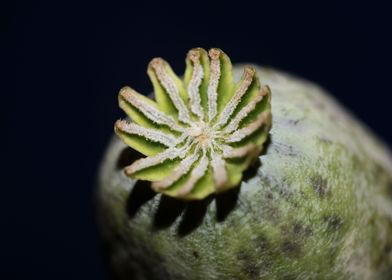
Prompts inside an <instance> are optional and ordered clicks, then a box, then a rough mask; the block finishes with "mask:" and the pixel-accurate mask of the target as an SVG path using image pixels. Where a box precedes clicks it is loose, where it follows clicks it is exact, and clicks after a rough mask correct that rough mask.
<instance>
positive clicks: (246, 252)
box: [97, 65, 392, 280]
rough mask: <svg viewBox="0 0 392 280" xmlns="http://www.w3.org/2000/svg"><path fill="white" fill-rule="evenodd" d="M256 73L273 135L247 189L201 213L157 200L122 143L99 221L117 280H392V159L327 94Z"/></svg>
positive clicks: (108, 158)
mask: <svg viewBox="0 0 392 280" xmlns="http://www.w3.org/2000/svg"><path fill="white" fill-rule="evenodd" d="M255 68H256V71H257V73H258V75H259V77H260V80H261V83H262V84H268V85H269V86H270V88H271V91H272V118H273V122H272V123H273V124H272V130H271V135H270V141H269V144H268V145H267V147H266V149H265V150H264V152H263V153H262V154H261V155H260V160H261V165H260V164H259V165H258V166H257V163H256V165H255V166H254V167H253V168H252V169H250V170H249V172H248V174H247V175H246V176H245V178H244V180H243V181H242V184H241V186H240V188H237V189H233V190H231V191H229V192H228V193H225V194H221V195H218V196H212V197H209V198H207V199H205V200H203V201H196V202H189V203H186V202H182V201H179V200H176V199H174V198H168V197H164V196H162V195H161V194H155V193H154V192H152V191H151V190H150V189H149V185H148V183H143V182H137V184H136V186H135V181H132V180H131V179H129V178H128V177H126V176H125V175H124V173H123V171H122V167H124V166H125V165H127V164H130V163H131V162H132V161H133V160H134V159H133V158H130V157H133V155H132V154H133V152H132V150H130V149H129V148H127V147H126V146H125V144H123V143H122V142H121V141H120V140H118V139H117V138H114V139H113V140H112V142H111V143H110V145H109V148H108V150H107V152H106V155H105V157H104V160H103V163H102V166H101V169H100V171H99V188H98V193H97V197H98V205H99V207H98V209H99V211H98V219H99V224H100V228H101V232H102V237H103V240H104V244H105V250H106V253H107V257H108V261H109V264H110V266H111V269H112V271H113V274H114V275H115V277H116V278H117V279H160V280H165V279H200V280H202V279H219V280H224V279H244V280H245V279H390V278H391V277H392V156H391V154H390V152H389V151H388V149H387V148H386V147H385V146H384V145H383V144H382V143H381V142H380V141H379V140H377V139H376V138H375V137H374V136H373V135H372V134H371V132H370V131H368V130H367V129H366V128H365V127H364V126H363V125H362V124H361V123H359V122H358V121H357V120H355V119H354V118H353V117H352V116H351V115H350V114H349V113H347V111H346V110H345V109H343V108H342V107H341V106H340V105H339V104H337V103H336V101H334V100H333V99H332V98H331V97H329V95H328V93H326V92H325V91H324V90H323V89H321V88H320V87H318V86H317V85H315V84H312V83H310V82H307V81H304V80H300V79H298V78H294V77H291V76H289V75H287V74H283V73H281V72H278V71H275V70H272V69H266V68H261V67H258V66H255ZM242 69H243V66H242V65H237V66H235V67H234V68H233V70H234V78H235V79H237V80H238V79H239V77H240V75H241V73H242ZM127 155H128V157H127Z"/></svg>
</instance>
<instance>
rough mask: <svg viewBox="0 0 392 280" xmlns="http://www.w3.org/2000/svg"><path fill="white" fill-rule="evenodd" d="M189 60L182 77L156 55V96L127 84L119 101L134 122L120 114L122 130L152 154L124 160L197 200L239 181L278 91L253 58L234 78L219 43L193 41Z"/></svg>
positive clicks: (174, 192)
mask: <svg viewBox="0 0 392 280" xmlns="http://www.w3.org/2000/svg"><path fill="white" fill-rule="evenodd" d="M186 65H187V67H186V71H185V75H184V79H183V80H181V79H180V78H179V77H177V76H176V74H175V73H174V72H173V70H172V69H171V68H170V66H169V65H168V63H166V61H164V60H163V59H161V58H154V59H153V60H152V61H151V62H150V64H149V66H148V75H149V76H150V79H151V81H152V83H153V86H154V93H155V98H156V101H153V100H151V99H149V98H147V97H145V96H143V95H141V94H139V93H137V92H136V91H135V90H133V89H131V88H129V87H124V88H122V89H121V90H120V93H119V106H120V107H121V108H122V109H123V110H124V111H125V112H126V114H127V115H128V116H129V117H130V119H131V122H128V121H125V120H118V121H117V122H116V124H115V132H116V133H117V135H118V136H119V137H120V138H121V139H122V140H123V141H124V142H125V143H126V144H127V145H128V146H130V147H131V148H133V149H135V150H137V151H139V152H140V153H142V154H144V155H146V156H147V157H146V158H142V159H139V160H136V161H135V162H133V163H132V164H131V165H129V166H127V167H125V174H126V175H128V176H129V177H131V178H134V179H139V180H147V181H151V182H152V188H153V189H154V190H155V191H157V192H160V193H163V194H165V195H169V196H172V197H177V198H180V199H184V200H196V199H203V198H205V197H206V196H208V195H210V194H212V193H218V192H222V191H225V190H228V189H230V188H233V187H236V186H238V185H239V183H240V182H241V179H242V173H243V172H244V171H245V170H246V169H247V168H248V167H249V165H250V164H251V163H252V162H253V161H254V160H255V159H256V158H257V156H258V155H259V153H260V152H261V151H262V147H263V144H264V142H265V141H266V139H267V138H268V133H269V130H270V128H271V97H270V94H271V92H270V89H269V87H268V86H264V87H261V86H260V83H259V80H258V77H257V75H256V71H255V69H254V68H252V67H250V66H246V67H245V69H244V73H243V75H242V78H241V79H240V81H238V82H237V83H236V84H235V83H234V82H233V78H232V68H231V62H230V59H229V57H228V56H227V55H226V54H225V53H224V52H223V51H221V50H220V49H211V50H210V51H209V52H208V53H207V52H206V51H205V50H204V49H201V48H195V49H192V50H190V51H189V52H188V55H187V58H186Z"/></svg>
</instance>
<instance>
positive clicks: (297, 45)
mask: <svg viewBox="0 0 392 280" xmlns="http://www.w3.org/2000/svg"><path fill="white" fill-rule="evenodd" d="M161 2H162V3H153V2H152V1H141V0H140V1H124V2H123V3H118V4H114V3H113V2H112V1H106V3H98V2H97V1H91V2H86V1H83V2H82V1H77V2H75V3H72V2H70V1H31V2H21V1H9V3H3V1H2V4H1V7H0V13H1V17H0V20H1V22H0V32H1V35H0V36H1V37H0V38H1V40H0V42H1V43H0V48H1V52H0V55H1V61H0V65H1V66H0V67H1V69H2V74H1V84H0V89H1V95H0V96H1V97H0V98H1V99H0V100H1V101H0V102H1V109H0V112H1V120H2V121H1V124H2V125H1V141H2V142H3V141H4V142H5V144H3V145H1V147H2V148H1V151H2V153H1V165H2V167H1V182H2V183H1V184H0V185H1V186H0V200H1V202H0V205H1V206H0V207H1V215H2V216H3V217H2V218H1V220H0V225H1V226H0V236H1V238H0V256H1V261H0V269H1V274H0V279H95V280H99V279H107V275H106V271H105V268H104V262H103V260H102V255H101V251H100V248H99V242H98V236H97V230H96V226H95V221H94V219H95V216H94V207H93V199H92V195H93V189H94V180H95V174H96V171H97V166H98V163H99V160H100V158H101V156H102V153H103V151H104V149H105V146H106V144H107V142H108V140H109V138H110V136H111V135H112V128H113V123H114V121H115V120H116V119H117V118H119V117H121V116H123V113H122V112H121V111H120V110H119V109H118V108H117V92H118V90H119V89H120V87H121V86H123V85H126V84H128V85H131V86H132V87H134V88H135V89H137V90H138V91H140V92H145V93H149V92H150V91H151V88H152V87H151V85H150V82H149V80H148V78H147V75H146V72H145V71H146V67H147V64H148V62H149V60H150V59H151V58H152V57H154V56H162V57H164V58H165V59H166V60H168V61H169V62H170V63H171V64H172V66H173V68H174V70H175V71H177V73H179V74H182V73H183V70H184V58H185V54H186V52H187V51H188V49H190V48H192V47H196V46H200V47H204V48H210V47H219V48H222V49H223V50H224V51H225V52H227V53H228V54H229V56H230V57H231V59H232V61H233V62H243V61H245V62H255V63H259V64H266V65H270V66H273V67H276V68H280V69H283V70H286V71H290V72H293V73H296V74H297V75H300V76H303V77H306V78H308V79H310V80H314V81H316V82H318V83H319V84H321V85H322V86H324V87H325V88H327V89H328V90H330V91H332V92H333V93H334V94H335V96H336V98H337V99H339V100H340V101H341V102H342V103H343V104H345V105H346V106H347V107H348V108H350V109H351V110H352V111H353V112H354V113H355V114H356V115H357V116H358V117H359V118H360V119H362V120H363V121H364V122H366V123H367V124H368V125H369V126H370V127H372V128H373V130H374V131H375V132H376V133H377V134H378V135H380V137H382V138H384V139H385V141H387V142H388V143H389V144H392V133H391V129H392V126H391V120H392V117H391V111H392V110H391V103H390V101H389V100H390V96H391V93H392V92H391V80H392V73H391V72H392V71H391V62H392V60H391V57H392V56H391V49H392V48H391V43H390V42H389V39H390V37H391V19H390V14H389V11H390V10H389V9H388V7H387V5H385V4H382V3H378V2H377V1H368V2H367V3H359V2H360V1H352V2H351V3H349V2H348V1H325V2H323V3H322V1H311V2H309V3H302V2H301V3H298V1H287V2H282V1H257V3H258V4H256V3H252V2H250V1H236V2H237V3H236V4H234V3H233V4H229V3H228V2H229V1H222V2H220V3H219V2H214V4H212V3H202V2H201V1H183V2H182V3H181V4H176V5H175V4H169V3H166V2H168V1H161ZM343 2H344V3H343ZM224 3H226V4H224ZM4 120H5V122H4Z"/></svg>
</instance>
